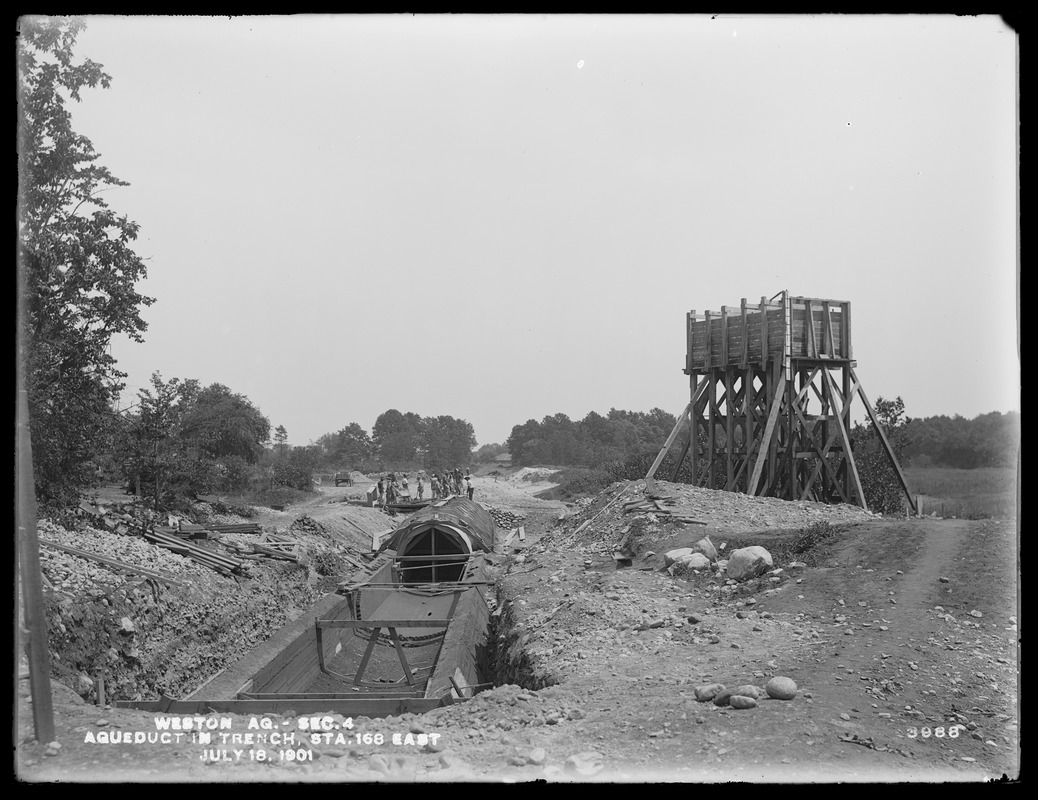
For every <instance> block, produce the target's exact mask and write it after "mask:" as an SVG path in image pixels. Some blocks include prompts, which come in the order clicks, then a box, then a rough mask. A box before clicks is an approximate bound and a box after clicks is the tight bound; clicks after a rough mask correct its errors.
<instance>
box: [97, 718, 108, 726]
mask: <svg viewBox="0 0 1038 800" xmlns="http://www.w3.org/2000/svg"><path fill="white" fill-rule="evenodd" d="M94 724H95V725H96V726H97V727H99V728H103V727H104V726H105V725H107V724H108V720H106V719H105V718H104V717H101V718H100V719H98V720H94Z"/></svg>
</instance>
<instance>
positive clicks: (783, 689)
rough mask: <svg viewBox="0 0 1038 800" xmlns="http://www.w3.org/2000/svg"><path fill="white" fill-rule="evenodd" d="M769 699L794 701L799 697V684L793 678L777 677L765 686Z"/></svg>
mask: <svg viewBox="0 0 1038 800" xmlns="http://www.w3.org/2000/svg"><path fill="white" fill-rule="evenodd" d="M764 688H765V690H767V692H768V696H769V697H774V698H775V699H776V700H792V699H793V698H794V697H796V696H797V684H796V681H794V680H793V679H792V678H787V677H785V676H784V675H776V676H775V677H774V678H772V679H771V680H770V681H768V682H767V683H766V684H765V685H764Z"/></svg>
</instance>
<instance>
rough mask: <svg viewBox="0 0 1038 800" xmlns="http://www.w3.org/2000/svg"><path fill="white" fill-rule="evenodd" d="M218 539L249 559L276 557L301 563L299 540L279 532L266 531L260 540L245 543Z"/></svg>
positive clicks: (241, 556) (240, 555)
mask: <svg viewBox="0 0 1038 800" xmlns="http://www.w3.org/2000/svg"><path fill="white" fill-rule="evenodd" d="M217 541H218V542H219V543H220V544H221V545H223V546H224V547H226V548H228V549H229V550H232V551H234V552H235V553H237V554H238V556H239V557H240V558H243V559H247V560H249V561H258V560H261V559H274V560H276V561H291V562H292V563H294V564H298V563H299V541H298V540H297V539H291V538H289V537H287V536H283V535H281V534H277V533H264V534H262V535H261V536H260V538H259V541H258V542H249V543H248V544H244V543H241V542H236V541H234V540H232V539H224V538H219V539H217Z"/></svg>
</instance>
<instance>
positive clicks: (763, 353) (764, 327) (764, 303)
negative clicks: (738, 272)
mask: <svg viewBox="0 0 1038 800" xmlns="http://www.w3.org/2000/svg"><path fill="white" fill-rule="evenodd" d="M760 341H761V347H760V361H761V363H764V362H765V361H767V360H768V299H767V298H766V297H764V296H763V295H762V296H761V299H760Z"/></svg>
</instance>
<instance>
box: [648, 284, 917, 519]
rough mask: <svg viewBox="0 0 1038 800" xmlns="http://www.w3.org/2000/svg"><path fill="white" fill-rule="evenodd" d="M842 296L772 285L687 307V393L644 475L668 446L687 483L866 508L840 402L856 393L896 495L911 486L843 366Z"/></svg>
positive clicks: (850, 363) (849, 361)
mask: <svg viewBox="0 0 1038 800" xmlns="http://www.w3.org/2000/svg"><path fill="white" fill-rule="evenodd" d="M855 366H856V362H855V361H854V359H853V355H852V349H851V304H850V303H848V302H845V301H841V300H828V299H823V298H814V297H792V296H790V295H789V293H788V292H781V293H780V294H778V295H775V297H773V298H771V299H770V300H769V299H768V298H766V297H762V298H761V299H760V303H759V304H754V305H750V304H748V303H747V301H746V299H745V298H744V299H743V300H742V302H741V303H740V305H739V306H738V307H737V308H729V307H728V306H723V307H722V308H721V311H720V312H711V311H706V312H704V313H702V314H697V313H696V312H695V311H690V312H689V313H688V315H687V350H686V355H685V370H684V372H685V374H686V375H688V376H689V378H690V387H691V400H690V402H689V404H688V405H687V406H686V407H685V409H684V410H683V411H682V412H681V413H680V414H679V416H678V420H677V424H676V425H675V426H674V430H673V431H672V432H671V434H670V436H669V437H668V439H667V441H666V443H665V444H664V446H663V448H662V449H661V450H660V453H659V455H658V456H657V457H656V460H655V461H654V462H653V465H652V467H651V468H650V470H649V473H648V474H647V475H646V479H647V480H649V481H650V482H651V481H652V479H653V478H654V476H655V474H656V471H657V470H658V469H659V467H660V465H661V464H662V463H663V460H664V457H665V456H666V455H667V453H668V452H669V451H670V449H671V448H672V447H673V446H674V445H675V444H678V445H679V446H680V447H681V448H682V449H681V454H680V456H679V457H678V459H677V464H676V466H675V468H674V476H673V478H672V479H676V478H677V475H678V472H679V470H680V469H681V467H682V465H683V463H684V461H685V458H690V459H691V467H692V474H693V475H694V476H695V479H696V484H697V485H699V486H705V487H709V488H714V489H726V490H728V491H733V492H743V493H745V494H751V495H761V496H770V497H781V498H784V499H787V500H816V501H821V502H827V503H852V504H857V505H860V506H862V507H863V508H867V505H866V502H865V496H864V492H863V491H862V488H861V479H860V476H859V475H858V469H857V466H856V465H855V462H854V442H853V440H852V439H851V429H852V422H851V408H852V403H853V401H854V399H855V398H856V397H859V398H861V401H862V404H863V405H864V408H865V411H866V413H867V414H868V416H869V419H870V420H871V421H872V424H873V426H875V429H876V431H877V432H878V433H879V438H880V442H881V444H882V446H883V448H884V449H885V450H886V453H887V455H888V456H889V457H890V461H891V463H892V465H893V467H894V471H895V473H896V474H897V477H898V480H899V481H900V483H901V487H902V489H903V490H904V492H905V495H906V497H907V498H908V504H909V505H910V506H911V507H912V509H913V510H915V503H914V500H913V496H912V493H911V492H910V491H909V489H908V484H907V482H906V481H905V476H904V473H903V472H902V470H901V467H900V465H899V464H898V462H897V458H896V457H895V455H894V451H893V449H892V448H891V446H890V443H889V441H887V438H886V435H885V434H884V432H883V428H882V426H881V425H880V424H879V421H878V419H877V418H876V412H875V409H874V408H873V406H872V404H871V403H870V402H869V399H868V397H867V396H866V395H865V390H864V389H863V388H862V385H861V381H860V380H859V378H858V376H857V374H856V372H855Z"/></svg>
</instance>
